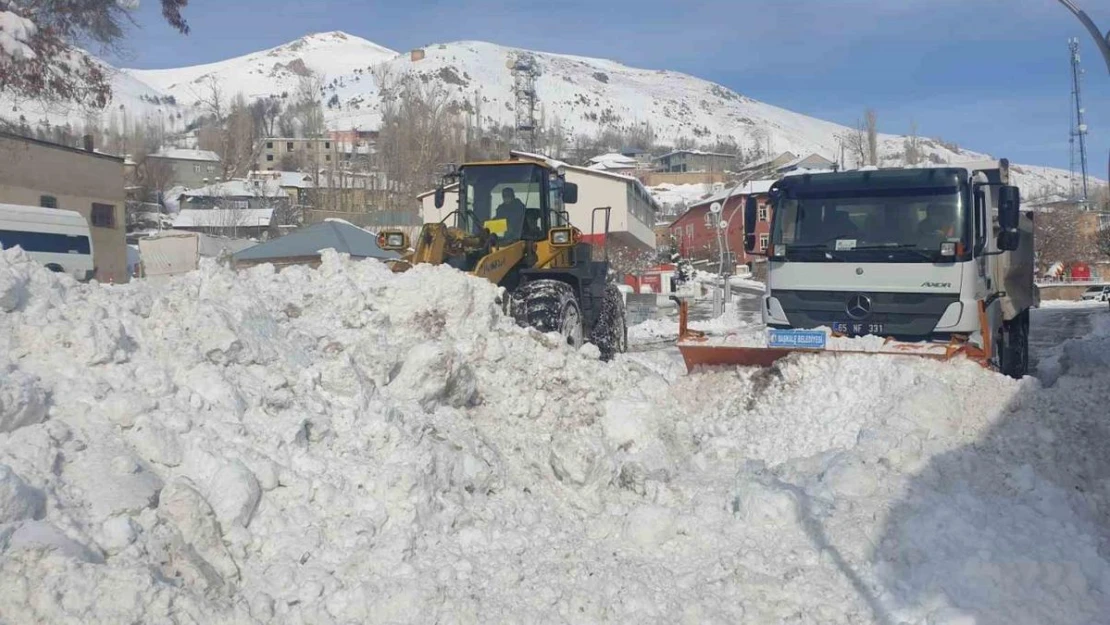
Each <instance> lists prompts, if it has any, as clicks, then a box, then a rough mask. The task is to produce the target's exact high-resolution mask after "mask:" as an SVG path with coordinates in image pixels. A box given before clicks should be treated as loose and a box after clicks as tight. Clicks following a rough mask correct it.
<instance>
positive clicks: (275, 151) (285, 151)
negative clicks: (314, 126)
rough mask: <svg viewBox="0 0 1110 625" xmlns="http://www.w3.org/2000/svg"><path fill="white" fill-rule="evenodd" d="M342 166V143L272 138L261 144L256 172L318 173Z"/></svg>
mask: <svg viewBox="0 0 1110 625" xmlns="http://www.w3.org/2000/svg"><path fill="white" fill-rule="evenodd" d="M339 163H340V159H339V143H338V142H337V141H335V140H334V139H332V138H331V137H314V138H310V139H305V138H300V139H297V138H293V137H271V138H268V139H263V140H262V150H261V152H260V154H259V156H258V163H257V164H256V165H255V167H254V168H255V169H257V170H261V171H293V170H303V171H319V170H321V169H332V168H334V167H338V166H339Z"/></svg>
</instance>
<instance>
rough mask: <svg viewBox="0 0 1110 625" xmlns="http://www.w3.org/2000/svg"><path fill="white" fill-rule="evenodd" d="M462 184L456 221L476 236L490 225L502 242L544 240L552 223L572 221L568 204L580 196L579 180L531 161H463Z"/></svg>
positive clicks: (460, 184)
mask: <svg viewBox="0 0 1110 625" xmlns="http://www.w3.org/2000/svg"><path fill="white" fill-rule="evenodd" d="M458 183H459V206H458V211H457V212H456V215H455V218H456V221H455V226H456V227H457V228H459V229H460V230H463V231H465V232H468V233H470V234H475V235H477V234H481V233H482V232H483V231H484V230H489V232H490V233H491V234H493V235H495V236H496V237H497V245H498V246H505V245H508V244H511V243H515V242H517V241H526V242H538V241H542V240H544V239H546V238H547V233H548V231H549V230H550V229H551V228H556V227H560V226H566V225H568V217H567V213H566V210H565V208H564V206H565V204H569V203H574V201H576V200H577V187H576V185H574V184H573V183H568V182H566V181H565V179H564V177H563V176H562V175H560V174H559V172H558V171H557V170H555V169H552V168H550V167H547V166H546V165H543V164H540V163H533V162H527V161H504V162H488V163H474V164H469V165H464V166H463V167H461V168H460V169H459V172H458ZM438 199H439V198H438V197H437V200H438Z"/></svg>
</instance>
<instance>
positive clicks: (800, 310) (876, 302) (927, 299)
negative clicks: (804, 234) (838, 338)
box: [772, 290, 960, 340]
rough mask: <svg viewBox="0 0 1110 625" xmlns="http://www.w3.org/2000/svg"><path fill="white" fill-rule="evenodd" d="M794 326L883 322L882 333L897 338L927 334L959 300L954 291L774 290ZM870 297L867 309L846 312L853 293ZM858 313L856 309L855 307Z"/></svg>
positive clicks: (912, 337) (922, 336)
mask: <svg viewBox="0 0 1110 625" xmlns="http://www.w3.org/2000/svg"><path fill="white" fill-rule="evenodd" d="M772 295H773V296H774V297H776V298H778V300H779V303H780V304H782V309H783V312H785V313H786V318H787V319H788V320H789V321H790V325H791V326H792V327H795V328H816V327H818V326H828V325H831V324H832V323H834V322H849V323H853V322H854V323H863V324H869V323H871V324H875V323H881V324H883V334H885V335H888V336H894V337H896V338H899V339H903V340H906V339H921V338H926V337H928V335H929V334H931V333H932V331H933V328H935V327H936V326H937V322H938V321H940V318H941V317H942V316H943V315H944V311H945V310H947V309H948V306H949V305H951V304H952V303H954V302H958V301H959V300H960V298H959V295H957V294H955V293H939V294H938V293H876V292H866V291H778V290H776V291H774V292H773V293H772ZM860 295H862V296H865V297H866V298H868V300H869V301H870V304H871V306H870V313H869V314H867V315H866V316H863V317H861V318H856V317H852V316H850V315H849V314H848V304H849V302H850V301H851V300H852V299H853V298H855V297H856V296H860ZM856 312H857V313H858V311H856Z"/></svg>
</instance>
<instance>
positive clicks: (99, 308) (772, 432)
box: [0, 250, 1110, 625]
mask: <svg viewBox="0 0 1110 625" xmlns="http://www.w3.org/2000/svg"><path fill="white" fill-rule="evenodd" d="M496 291H497V289H496V288H495V287H494V286H492V285H491V284H489V283H488V282H486V281H484V280H480V279H477V278H473V277H471V276H467V275H465V274H463V273H461V272H457V271H454V270H452V269H450V268H447V267H434V266H422V267H418V268H416V269H414V270H412V271H409V272H407V273H402V274H394V273H392V272H391V271H389V269H388V268H387V267H386V266H384V265H382V264H380V263H377V262H376V261H372V260H371V261H364V262H359V263H353V262H350V261H347V260H344V259H342V258H340V257H338V256H337V255H335V254H326V255H325V257H324V262H323V265H322V267H321V268H320V269H319V270H312V269H308V268H305V267H290V268H286V269H284V270H283V271H282V272H280V273H275V272H274V270H273V268H272V267H269V266H262V267H257V268H254V269H252V270H250V271H247V272H243V273H238V274H236V273H233V272H231V271H229V270H225V269H221V268H218V267H217V266H216V265H215V264H214V263H205V264H204V266H203V267H202V268H201V269H200V270H199V271H196V272H192V273H190V274H188V275H185V276H181V277H178V278H175V279H173V280H171V281H169V282H167V283H163V284H158V283H152V282H149V281H136V282H133V283H131V284H128V285H121V286H114V287H112V286H101V285H97V284H84V285H82V284H78V283H76V282H74V281H73V280H70V279H68V278H67V277H65V276H60V275H59V274H54V273H50V272H48V271H47V270H45V269H44V268H42V267H41V266H39V265H37V264H35V263H34V262H32V261H30V260H29V259H28V258H27V257H26V256H25V255H24V254H23V253H22V252H20V251H19V250H8V251H5V252H3V254H0V614H3V615H4V620H5V622H10V623H20V624H26V625H38V624H46V623H85V624H90V625H91V624H99V623H104V624H108V623H112V624H115V623H170V622H175V623H176V622H191V623H227V624H229V625H238V624H243V625H246V624H247V623H251V624H258V623H319V624H321V625H329V624H335V625H338V624H346V623H391V624H399V623H434V622H451V623H503V622H560V623H603V622H613V623H627V622H642V623H738V622H743V623H784V622H788V623H799V624H803V623H839V622H845V623H861V624H862V623H945V624H949V625H951V624H956V623H972V622H975V623H1014V624H1026V623H1029V624H1033V623H1036V624H1038V625H1052V624H1056V623H1060V624H1064V623H1068V624H1070V623H1094V622H1100V621H1101V620H1103V619H1104V617H1105V615H1106V614H1108V613H1110V562H1108V561H1107V559H1106V556H1105V555H1104V550H1103V546H1102V542H1103V539H1102V537H1103V536H1105V534H1106V531H1107V528H1106V523H1107V518H1110V517H1108V516H1107V510H1108V505H1110V504H1108V502H1110V492H1108V491H1107V489H1106V488H1105V480H1106V477H1107V475H1108V474H1110V470H1108V468H1107V466H1108V465H1107V460H1106V454H1105V446H1106V444H1107V435H1106V425H1105V423H1104V421H1105V419H1104V418H1103V415H1104V412H1105V410H1104V407H1105V406H1106V405H1107V401H1110V384H1107V380H1108V378H1107V371H1110V369H1108V368H1107V367H1108V366H1110V360H1108V358H1110V357H1108V354H1110V351H1108V350H1107V347H1108V343H1110V323H1105V322H1106V321H1107V319H1101V320H1100V321H1101V322H1102V323H1100V324H1099V327H1098V328H1096V330H1097V334H1096V335H1094V336H1092V337H1089V338H1088V339H1086V340H1083V341H1072V342H1069V343H1066V344H1064V345H1061V346H1060V347H1059V348H1056V350H1057V351H1056V353H1055V355H1054V356H1053V358H1054V361H1053V363H1052V366H1051V368H1052V370H1053V371H1054V379H1053V380H1052V383H1051V384H1050V383H1047V382H1046V383H1044V384H1042V383H1039V382H1037V381H1036V380H1033V379H1027V380H1024V381H1022V382H1017V381H1014V380H1010V379H1009V378H1005V377H1003V376H1001V375H997V374H994V373H991V372H988V371H986V370H984V369H983V368H981V367H979V366H977V365H974V364H971V363H955V364H944V363H937V362H932V361H925V360H914V359H902V360H899V359H897V358H891V357H882V356H872V357H865V356H854V357H853V356H848V357H843V358H834V357H823V356H801V357H797V358H791V359H788V360H787V361H785V362H783V363H782V364H780V365H779V366H778V367H776V368H774V369H770V370H764V371H753V370H738V369H732V370H720V371H713V372H703V373H698V374H693V375H685V374H684V372H683V373H681V374H680V373H678V372H677V371H676V370H675V363H674V361H673V360H667V358H669V356H666V354H665V353H662V352H661V353H659V355H660V356H662V357H664V358H661V359H650V358H647V357H648V356H651V354H640V355H628V356H625V357H620V358H618V359H617V360H616V361H615V362H613V363H610V364H605V363H601V362H599V361H598V360H597V358H596V349H595V350H594V352H593V353H592V354H591V353H590V351H589V348H585V349H583V350H582V351H581V352H575V351H572V350H571V348H570V347H568V346H567V345H566V344H565V342H564V341H560V340H558V339H557V338H552V337H551V336H544V335H540V334H538V333H536V332H535V331H532V330H524V329H521V328H518V327H516V326H515V325H514V324H513V323H512V322H511V321H510V320H508V319H506V318H504V317H503V316H502V314H501V312H500V308H499V307H498V306H497V305H496V304H495V303H494V298H495V295H496ZM635 356H641V357H642V358H641V359H639V360H637V359H636V358H634V357H635ZM677 366H678V367H681V365H680V364H679V365H677ZM1100 614H1101V615H1103V616H1099V615H1100Z"/></svg>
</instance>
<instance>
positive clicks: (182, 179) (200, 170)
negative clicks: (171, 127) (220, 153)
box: [147, 156, 223, 189]
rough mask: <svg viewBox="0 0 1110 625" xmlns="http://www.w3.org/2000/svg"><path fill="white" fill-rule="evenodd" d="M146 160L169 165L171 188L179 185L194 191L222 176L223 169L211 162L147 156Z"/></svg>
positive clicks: (216, 163)
mask: <svg viewBox="0 0 1110 625" xmlns="http://www.w3.org/2000/svg"><path fill="white" fill-rule="evenodd" d="M147 159H148V160H154V161H164V162H165V163H167V164H168V165H169V168H170V171H171V172H172V179H171V181H170V184H171V186H172V185H175V184H179V185H182V186H184V187H186V188H188V189H196V188H197V187H203V186H204V185H206V184H211V183H214V182H216V179H217V178H218V177H220V176H221V175H222V174H223V167H222V166H221V165H220V164H219V163H218V162H213V161H191V160H185V159H180V158H161V157H157V156H148V157H147Z"/></svg>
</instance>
